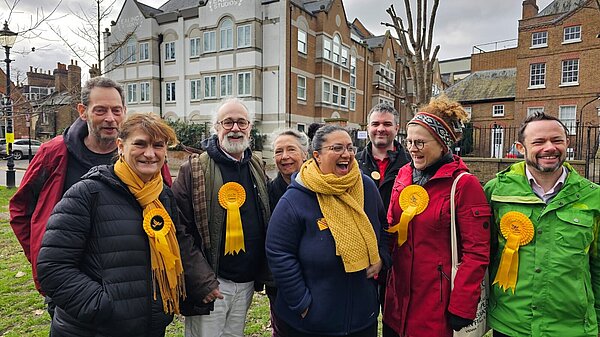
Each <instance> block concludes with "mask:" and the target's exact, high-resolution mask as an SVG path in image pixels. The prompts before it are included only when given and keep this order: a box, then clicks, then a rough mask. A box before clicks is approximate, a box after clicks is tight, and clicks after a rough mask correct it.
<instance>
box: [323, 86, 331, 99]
mask: <svg viewBox="0 0 600 337" xmlns="http://www.w3.org/2000/svg"><path fill="white" fill-rule="evenodd" d="M323 102H327V103H331V83H329V82H325V81H323Z"/></svg>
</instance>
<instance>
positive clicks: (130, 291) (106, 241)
mask: <svg viewBox="0 0 600 337" xmlns="http://www.w3.org/2000/svg"><path fill="white" fill-rule="evenodd" d="M159 199H160V201H161V202H162V203H163V205H164V206H165V208H166V209H167V211H168V212H169V214H170V215H171V217H172V218H173V220H174V221H177V219H176V216H177V212H176V204H175V202H174V199H173V194H172V192H171V191H170V190H169V189H168V188H167V187H166V186H165V188H164V189H163V191H162V192H161V194H160V197H159ZM37 266H38V277H39V280H40V283H41V286H42V289H43V290H44V291H45V292H46V293H47V294H48V295H49V296H50V297H52V299H53V300H54V302H55V303H56V305H57V308H56V313H55V315H54V319H53V321H52V326H51V333H52V335H53V336H67V337H71V336H73V337H75V336H77V337H88V336H89V337H92V336H93V337H100V336H102V337H104V336H128V337H150V336H164V334H165V328H166V326H167V325H168V324H169V323H170V322H171V321H172V319H173V317H172V316H171V315H167V314H165V313H164V312H163V307H162V300H161V298H160V291H157V294H156V295H157V299H156V300H153V288H152V272H151V262H150V249H149V246H148V236H147V235H146V233H145V232H144V230H143V228H142V208H141V207H140V205H139V204H138V202H137V201H136V199H135V198H134V196H133V195H132V194H131V193H130V192H129V190H128V188H127V186H126V185H125V184H123V183H122V182H121V181H120V180H119V179H118V177H117V176H116V175H115V174H114V171H113V168H112V167H111V166H99V167H95V168H93V169H92V170H91V171H90V172H89V173H88V174H86V175H85V176H84V177H83V178H82V180H81V181H80V182H78V183H76V184H75V185H73V186H72V187H71V188H70V189H69V190H68V191H67V192H66V193H65V195H64V197H63V199H62V200H61V201H60V202H59V203H58V204H57V205H56V207H55V208H54V211H53V213H52V215H51V216H50V219H49V220H48V224H47V228H46V233H45V234H44V239H43V241H42V248H41V250H40V253H39V258H38V264H37Z"/></svg>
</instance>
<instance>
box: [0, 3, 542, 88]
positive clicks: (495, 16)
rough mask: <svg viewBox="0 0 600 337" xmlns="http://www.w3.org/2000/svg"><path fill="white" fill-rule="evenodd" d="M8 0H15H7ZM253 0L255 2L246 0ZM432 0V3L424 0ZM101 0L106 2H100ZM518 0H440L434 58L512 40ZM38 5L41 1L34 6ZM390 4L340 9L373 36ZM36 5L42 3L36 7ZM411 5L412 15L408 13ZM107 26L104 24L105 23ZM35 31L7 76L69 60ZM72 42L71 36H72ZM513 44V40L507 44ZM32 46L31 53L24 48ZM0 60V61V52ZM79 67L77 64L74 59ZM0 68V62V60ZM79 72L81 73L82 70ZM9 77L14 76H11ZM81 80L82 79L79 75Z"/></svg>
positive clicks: (2, 12) (57, 44) (23, 16)
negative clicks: (19, 71)
mask: <svg viewBox="0 0 600 337" xmlns="http://www.w3.org/2000/svg"><path fill="white" fill-rule="evenodd" d="M9 1H10V2H12V1H15V0H9ZM246 1H258V0H246ZM141 2H142V3H145V4H147V5H150V6H152V7H155V8H158V7H160V5H162V4H163V3H164V2H165V0H141ZM429 2H430V3H432V1H431V0H430V1H429ZM551 2H552V0H538V1H537V4H538V7H539V8H540V10H542V9H543V8H544V7H546V6H547V5H548V4H549V3H551ZM57 3H58V0H44V1H40V0H20V2H19V3H18V5H17V6H16V10H15V13H14V14H13V16H12V17H11V18H10V21H9V27H10V29H11V30H13V31H17V30H18V29H22V28H23V27H26V26H27V24H28V23H29V21H30V20H31V18H32V17H33V18H35V13H36V10H37V11H39V10H40V9H42V8H43V10H44V11H45V12H48V11H50V10H51V9H52V8H54V7H55V6H56V4H57ZM94 3H95V0H62V3H61V4H60V6H59V8H58V11H57V13H55V14H54V16H53V18H55V19H54V20H52V21H51V23H52V24H56V25H60V26H61V29H62V31H63V32H64V33H66V32H68V28H69V25H74V26H75V27H77V26H79V25H80V24H79V23H77V22H76V20H74V19H73V18H72V17H71V16H69V15H68V14H66V13H69V9H72V10H76V11H78V9H79V7H78V6H80V4H81V6H90V7H88V8H89V10H92V7H91V6H92V5H93V4H94ZM105 3H107V4H108V3H110V1H109V0H105ZM123 3H124V0H116V2H115V5H114V7H113V10H112V13H111V20H115V19H116V17H117V15H118V14H119V11H120V9H121V7H122V5H123ZM521 3H522V0H485V1H484V0H479V1H478V0H440V6H439V9H438V13H437V20H436V26H435V32H434V45H436V44H439V45H440V47H441V49H440V52H439V55H438V58H439V59H440V60H445V59H450V58H457V57H463V56H469V55H470V54H471V51H472V48H473V46H474V45H480V44H484V43H491V42H497V41H502V40H512V39H516V38H517V30H518V20H519V19H520V18H521ZM40 4H41V5H40ZM390 4H394V7H395V9H396V13H397V14H398V15H400V16H403V15H404V1H402V0H344V7H345V9H346V15H347V19H348V21H350V22H352V21H353V20H354V18H356V17H358V18H359V19H360V20H361V21H362V22H363V24H364V25H365V26H366V27H367V29H369V30H370V31H371V32H372V33H374V34H375V35H380V34H383V33H384V32H385V30H386V29H387V28H386V27H384V26H382V25H381V24H380V22H382V21H386V22H390V20H389V15H388V14H387V13H386V11H385V10H386V9H387V8H388V7H389V6H390ZM40 6H42V7H40ZM430 7H431V5H430ZM414 10H415V9H413V13H414ZM6 12H7V6H6V3H5V2H0V20H2V21H4V20H6V19H7V14H6ZM106 27H108V22H107V23H106ZM38 33H39V35H41V36H48V37H49V39H50V40H48V39H46V40H41V39H39V38H37V39H31V38H30V39H25V38H20V39H19V40H17V43H16V45H15V47H14V48H13V51H14V52H11V59H12V60H14V62H13V63H12V64H11V71H12V72H13V75H14V74H15V73H16V72H18V70H17V69H19V70H21V71H22V72H26V71H27V70H28V69H29V66H30V65H31V66H34V67H38V68H41V69H44V70H53V69H54V68H56V63H57V62H61V63H67V64H68V63H69V62H70V60H71V59H74V57H73V56H72V52H71V51H70V50H69V49H68V48H67V47H66V46H64V45H63V44H62V42H61V41H59V40H58V39H57V38H56V37H55V35H54V33H53V32H52V31H50V30H49V29H48V28H47V26H45V25H42V27H41V29H39V30H38ZM73 40H75V41H76V39H73ZM513 43H516V42H513ZM31 47H35V48H36V51H35V52H30V50H31ZM1 56H2V57H0V60H3V59H4V53H3V52H2V55H1ZM79 65H80V66H83V65H82V63H81V62H79ZM0 66H1V67H2V69H5V65H4V62H1V63H0ZM82 70H83V74H85V75H86V76H87V69H86V68H84V69H82ZM12 77H13V79H14V76H12ZM84 80H85V77H84Z"/></svg>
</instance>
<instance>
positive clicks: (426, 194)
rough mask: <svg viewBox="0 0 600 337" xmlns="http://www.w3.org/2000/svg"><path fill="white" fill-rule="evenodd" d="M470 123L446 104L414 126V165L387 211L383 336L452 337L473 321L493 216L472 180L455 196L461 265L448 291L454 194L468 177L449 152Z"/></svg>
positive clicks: (436, 103)
mask: <svg viewBox="0 0 600 337" xmlns="http://www.w3.org/2000/svg"><path fill="white" fill-rule="evenodd" d="M466 117H467V114H466V112H465V111H464V110H463V109H462V107H461V106H460V105H459V104H458V103H456V102H451V101H449V100H448V99H447V98H446V97H441V98H438V99H435V100H432V102H431V103H430V104H429V105H428V106H426V107H424V108H423V109H421V111H420V112H419V113H417V114H416V115H415V117H414V118H413V119H412V120H411V121H410V122H408V125H407V138H406V144H405V145H406V149H407V151H409V153H410V156H411V159H412V162H411V163H410V164H407V165H406V166H404V167H403V168H402V169H400V171H399V172H398V176H397V177H396V181H395V182H394V188H393V191H392V198H391V201H390V208H389V211H388V222H389V223H390V227H392V228H391V230H396V231H397V235H398V240H394V247H393V255H392V259H393V263H392V269H391V272H390V273H389V276H388V280H387V290H386V297H385V308H384V313H383V323H384V329H383V330H384V336H402V337H425V336H426V337H438V336H439V337H451V336H452V329H454V330H460V329H461V328H463V327H465V326H467V325H469V324H470V323H472V321H473V319H474V318H475V313H476V310H477V304H478V302H479V298H480V283H481V281H482V280H483V277H484V275H485V272H486V268H487V265H488V262H489V251H490V229H489V224H490V222H489V221H490V215H491V213H490V208H489V205H488V203H487V201H486V197H485V195H484V193H483V189H482V188H481V185H480V183H479V181H478V180H477V178H476V177H475V176H473V175H465V176H463V177H462V178H461V179H460V180H459V182H458V186H457V192H456V195H455V201H456V217H457V226H458V230H457V233H458V237H459V241H460V242H459V257H462V259H461V260H462V264H461V265H460V267H459V269H458V272H457V275H456V278H455V281H454V289H453V290H450V275H451V264H452V260H451V250H450V189H451V187H452V183H453V181H454V179H455V178H456V176H458V175H459V174H460V173H461V172H464V171H468V168H467V166H466V165H465V163H464V162H463V161H462V160H461V159H460V157H458V156H455V155H453V154H452V151H451V149H452V147H453V145H454V144H455V143H456V141H458V140H459V139H460V136H461V135H462V121H464V120H465V119H466ZM405 190H406V191H405ZM403 191H404V193H403ZM401 205H402V206H401ZM394 225H398V226H395V227H393V226H394Z"/></svg>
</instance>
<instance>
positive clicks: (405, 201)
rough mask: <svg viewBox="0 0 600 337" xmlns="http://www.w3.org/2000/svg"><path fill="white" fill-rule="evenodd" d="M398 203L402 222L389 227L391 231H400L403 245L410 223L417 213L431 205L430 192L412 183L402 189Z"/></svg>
mask: <svg viewBox="0 0 600 337" xmlns="http://www.w3.org/2000/svg"><path fill="white" fill-rule="evenodd" d="M398 203H399V204H400V208H401V209H402V215H401V216H400V222H398V223H397V224H396V225H395V226H392V227H390V228H389V229H388V232H390V233H396V232H397V233H398V246H402V245H403V244H404V242H406V239H407V237H408V223H409V222H410V221H411V220H412V219H413V218H414V217H415V215H417V214H421V213H423V211H425V209H426V208H427V205H429V194H427V191H426V190H425V189H424V188H423V187H422V186H419V185H410V186H407V187H406V188H404V189H403V190H402V192H401V193H400V197H399V198H398Z"/></svg>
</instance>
